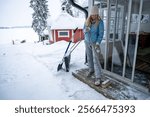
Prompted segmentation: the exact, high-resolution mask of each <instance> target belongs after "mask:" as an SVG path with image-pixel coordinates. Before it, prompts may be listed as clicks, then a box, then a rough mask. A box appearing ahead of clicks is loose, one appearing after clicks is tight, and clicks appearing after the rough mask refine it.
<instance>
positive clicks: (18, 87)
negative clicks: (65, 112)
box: [0, 41, 107, 100]
mask: <svg viewBox="0 0 150 117" xmlns="http://www.w3.org/2000/svg"><path fill="white" fill-rule="evenodd" d="M8 42H9V41H8ZM67 45H68V42H65V41H60V42H57V43H54V44H51V45H43V44H42V43H33V42H27V43H22V44H21V43H18V44H16V45H12V44H11V43H7V44H6V43H5V44H4V43H3V44H2V43H1V44H0V99H15V100H20V99H39V100H43V99H45V100H54V99H55V100H102V99H107V98H105V97H104V96H103V95H101V94H99V93H98V92H96V91H95V90H94V89H92V88H90V87H89V86H88V85H86V84H84V83H82V82H81V81H79V80H77V79H76V78H74V77H73V76H72V71H74V70H76V69H80V68H85V67H86V66H85V65H84V55H85V53H84V52H85V48H84V42H81V43H80V44H79V46H78V47H77V48H76V49H75V50H74V52H73V53H72V55H71V63H70V72H65V71H64V70H61V71H59V72H57V66H58V64H59V62H60V61H61V60H62V57H63V54H64V51H65V49H66V47H67ZM63 67H64V66H63Z"/></svg>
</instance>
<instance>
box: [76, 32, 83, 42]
mask: <svg viewBox="0 0 150 117" xmlns="http://www.w3.org/2000/svg"><path fill="white" fill-rule="evenodd" d="M83 37H84V34H83V30H82V29H78V30H77V32H76V33H75V35H74V43H76V42H78V41H80V40H83Z"/></svg>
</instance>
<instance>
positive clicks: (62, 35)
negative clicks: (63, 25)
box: [58, 31, 69, 37]
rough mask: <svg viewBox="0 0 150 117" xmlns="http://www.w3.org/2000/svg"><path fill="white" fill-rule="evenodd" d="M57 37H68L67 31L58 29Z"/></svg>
mask: <svg viewBox="0 0 150 117" xmlns="http://www.w3.org/2000/svg"><path fill="white" fill-rule="evenodd" d="M58 37H69V31H58Z"/></svg>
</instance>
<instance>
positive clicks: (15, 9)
mask: <svg viewBox="0 0 150 117" xmlns="http://www.w3.org/2000/svg"><path fill="white" fill-rule="evenodd" d="M60 5H61V4H60V0H48V6H49V12H50V15H51V17H52V19H55V18H56V17H57V16H58V15H59V14H60V9H61V8H60ZM29 6H30V0H0V15H1V16H0V26H31V23H32V13H33V10H32V8H30V7H29Z"/></svg>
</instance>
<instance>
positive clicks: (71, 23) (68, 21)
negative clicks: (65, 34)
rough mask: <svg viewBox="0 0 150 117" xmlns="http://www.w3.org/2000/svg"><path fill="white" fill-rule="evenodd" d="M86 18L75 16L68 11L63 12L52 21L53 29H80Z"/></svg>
mask: <svg viewBox="0 0 150 117" xmlns="http://www.w3.org/2000/svg"><path fill="white" fill-rule="evenodd" d="M84 21H85V19H84V18H75V17H72V16H71V15H69V14H68V13H66V12H62V13H61V14H60V15H59V16H58V18H57V19H56V20H55V21H54V22H53V23H52V25H51V29H75V28H76V27H78V28H79V29H81V28H83V25H84Z"/></svg>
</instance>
